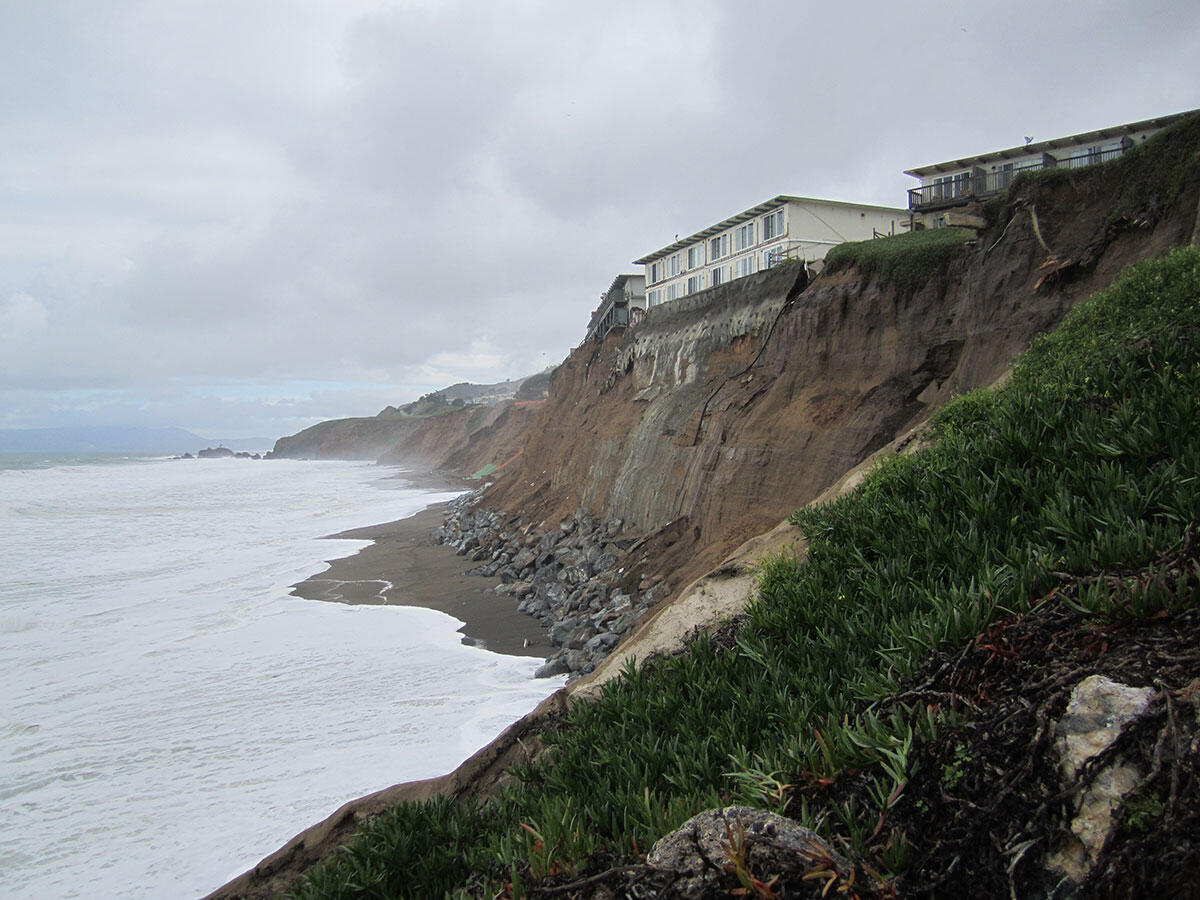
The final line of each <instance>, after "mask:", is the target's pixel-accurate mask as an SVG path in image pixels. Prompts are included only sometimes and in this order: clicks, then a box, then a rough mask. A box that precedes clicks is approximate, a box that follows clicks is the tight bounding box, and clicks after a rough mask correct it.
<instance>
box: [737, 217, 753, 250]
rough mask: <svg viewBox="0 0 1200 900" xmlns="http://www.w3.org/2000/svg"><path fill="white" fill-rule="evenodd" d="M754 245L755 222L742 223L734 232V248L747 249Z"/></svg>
mask: <svg viewBox="0 0 1200 900" xmlns="http://www.w3.org/2000/svg"><path fill="white" fill-rule="evenodd" d="M753 245H754V223H753V222H750V223H749V224H747V225H742V226H741V227H739V228H738V229H737V231H735V232H734V233H733V249H734V250H745V249H746V248H747V247H751V246H753Z"/></svg>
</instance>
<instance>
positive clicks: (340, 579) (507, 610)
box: [292, 504, 555, 657]
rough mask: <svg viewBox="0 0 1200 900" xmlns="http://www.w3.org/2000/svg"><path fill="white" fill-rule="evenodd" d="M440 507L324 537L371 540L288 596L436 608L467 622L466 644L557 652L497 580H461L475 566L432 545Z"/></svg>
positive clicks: (524, 652)
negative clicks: (498, 589) (497, 590)
mask: <svg viewBox="0 0 1200 900" xmlns="http://www.w3.org/2000/svg"><path fill="white" fill-rule="evenodd" d="M445 510H446V504H439V505H437V506H431V507H429V508H428V509H424V510H422V511H421V512H419V513H417V514H416V515H414V516H410V517H409V518H407V519H400V520H399V521H396V522H388V523H386V524H383V525H371V526H368V527H366V528H355V529H352V530H350V531H343V532H340V533H338V534H333V535H328V537H329V538H330V539H337V538H348V539H355V540H369V541H374V543H373V544H371V545H370V546H369V547H364V548H363V549H362V550H360V551H359V552H358V553H355V554H353V555H351V556H347V557H344V558H341V559H333V560H330V561H329V565H330V568H329V569H328V571H325V572H321V573H320V574H318V575H314V576H312V577H311V578H308V579H306V580H304V581H302V582H300V583H299V584H297V585H295V586H294V587H293V589H292V593H293V594H295V595H296V596H298V597H304V598H306V599H309V600H330V601H335V602H341V603H373V604H390V605H394V606H421V607H424V608H426V609H436V610H438V611H439V612H444V613H446V614H448V615H451V616H453V617H454V618H456V619H458V620H459V621H461V622H464V623H466V624H464V625H463V627H462V628H460V629H459V630H460V631H461V632H462V634H463V637H464V640H465V641H468V640H469V641H470V642H471V643H474V644H477V645H479V646H483V647H486V648H487V649H488V650H491V651H493V652H496V653H507V654H512V655H517V656H541V657H545V656H549V655H550V654H551V653H553V652H554V650H555V648H554V646H553V645H552V644H550V643H549V641H548V640H547V639H546V635H545V633H544V632H543V631H542V629H541V627H540V625H539V623H538V621H537V619H535V618H533V617H532V616H527V615H525V614H524V613H520V612H517V609H516V601H514V600H513V598H511V597H504V596H501V595H499V594H496V593H495V592H494V591H493V590H492V588H493V587H494V586H495V585H497V584H499V583H500V580H499V579H498V578H481V577H479V576H476V575H466V574H465V572H466V570H467V569H469V568H471V567H472V566H474V565H477V563H474V562H472V561H470V560H469V559H467V558H466V557H462V556H458V555H457V554H455V553H454V551H453V550H451V549H450V548H448V547H444V546H442V545H441V544H436V543H434V541H433V539H432V537H430V535H431V533H432V532H433V531H434V530H435V529H436V528H437V527H438V526H439V525H441V524H442V520H443V518H444V517H445Z"/></svg>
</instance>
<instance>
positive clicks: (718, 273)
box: [709, 266, 725, 287]
mask: <svg viewBox="0 0 1200 900" xmlns="http://www.w3.org/2000/svg"><path fill="white" fill-rule="evenodd" d="M709 274H710V276H711V279H712V286H713V287H716V286H717V285H718V284H720V283H721V282H723V281H724V280H725V269H724V267H722V266H717V267H716V268H715V269H710V270H709Z"/></svg>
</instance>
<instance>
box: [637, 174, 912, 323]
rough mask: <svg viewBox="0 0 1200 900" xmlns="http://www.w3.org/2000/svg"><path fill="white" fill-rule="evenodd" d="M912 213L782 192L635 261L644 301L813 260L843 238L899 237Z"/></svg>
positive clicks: (666, 299)
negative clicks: (791, 261) (641, 268)
mask: <svg viewBox="0 0 1200 900" xmlns="http://www.w3.org/2000/svg"><path fill="white" fill-rule="evenodd" d="M908 219H909V216H908V211H907V210H902V209H893V208H891V207H887V206H869V205H866V204H862V203H839V202H837V201H834V200H817V199H813V198H811V197H791V196H788V195H786V194H781V195H780V196H778V197H774V198H772V199H770V200H767V201H766V202H764V203H760V204H759V205H758V206H753V207H751V208H750V209H747V210H745V211H743V212H740V213H738V214H737V215H735V216H730V217H729V218H728V219H724V220H722V221H720V222H718V223H716V224H715V225H710V226H709V227H708V228H705V229H704V230H703V231H698V232H696V233H695V234H693V235H691V236H690V237H687V238H684V239H683V240H680V241H676V242H675V243H673V244H669V245H668V246H666V247H663V248H662V249H661V250H656V251H655V252H653V253H649V254H647V255H645V256H643V257H642V258H641V259H636V260H634V263H635V264H636V265H640V266H644V267H645V290H646V305H647V306H648V307H653V306H657V305H659V304H660V303H667V302H669V301H671V300H677V299H679V298H680V297H686V296H687V295H688V294H695V293H698V292H699V291H703V290H707V289H709V288H713V287H716V286H717V285H720V284H724V283H725V282H727V281H732V280H733V279H735V278H741V277H743V276H745V275H752V274H753V273H755V272H761V271H762V270H763V269H769V268H771V267H772V266H774V265H777V264H778V263H780V262H782V261H783V260H785V259H799V260H802V261H805V262H813V261H816V260H820V259H824V258H825V254H826V253H827V252H828V251H829V248H830V247H834V246H836V245H837V244H840V243H842V242H843V241H863V240H869V239H870V238H872V237H877V236H881V235H888V234H896V233H897V232H898V231H899V230H900V229H901V228H907V227H908Z"/></svg>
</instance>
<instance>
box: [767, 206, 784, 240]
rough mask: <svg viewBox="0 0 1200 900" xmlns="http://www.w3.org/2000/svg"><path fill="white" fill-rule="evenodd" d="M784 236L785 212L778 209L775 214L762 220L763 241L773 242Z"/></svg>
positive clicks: (770, 214) (768, 215)
mask: <svg viewBox="0 0 1200 900" xmlns="http://www.w3.org/2000/svg"><path fill="white" fill-rule="evenodd" d="M782 234H783V210H782V209H777V210H775V212H773V213H768V214H767V215H765V216H763V220H762V239H763V240H764V241H769V240H772V239H773V238H777V237H780V236H782Z"/></svg>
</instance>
